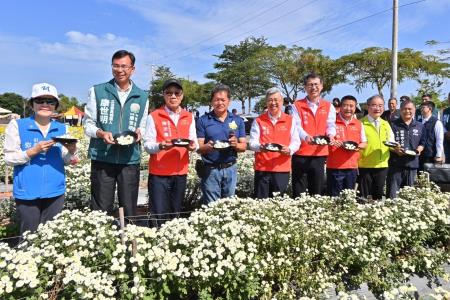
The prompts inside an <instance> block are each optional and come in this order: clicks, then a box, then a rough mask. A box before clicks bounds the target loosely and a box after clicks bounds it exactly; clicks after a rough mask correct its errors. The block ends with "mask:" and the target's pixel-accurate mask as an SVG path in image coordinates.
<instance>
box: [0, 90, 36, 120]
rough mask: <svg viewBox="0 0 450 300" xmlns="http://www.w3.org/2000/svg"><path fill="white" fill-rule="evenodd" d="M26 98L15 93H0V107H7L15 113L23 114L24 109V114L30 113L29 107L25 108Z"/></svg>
mask: <svg viewBox="0 0 450 300" xmlns="http://www.w3.org/2000/svg"><path fill="white" fill-rule="evenodd" d="M27 106H28V105H27V99H25V98H24V97H22V96H21V95H19V94H16V93H4V94H1V95H0V107H2V108H5V109H8V110H10V111H12V112H13V113H15V114H18V115H22V116H24V109H25V113H26V115H29V114H30V111H31V110H30V109H29V108H28V109H27Z"/></svg>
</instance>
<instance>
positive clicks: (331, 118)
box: [292, 97, 336, 141]
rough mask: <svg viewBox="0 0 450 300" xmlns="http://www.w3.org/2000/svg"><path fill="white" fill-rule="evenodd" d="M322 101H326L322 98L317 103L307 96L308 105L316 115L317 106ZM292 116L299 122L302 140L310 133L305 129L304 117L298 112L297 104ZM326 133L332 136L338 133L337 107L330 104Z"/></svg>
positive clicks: (293, 106) (293, 108) (293, 107)
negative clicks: (303, 125)
mask: <svg viewBox="0 0 450 300" xmlns="http://www.w3.org/2000/svg"><path fill="white" fill-rule="evenodd" d="M320 101H325V100H323V99H320V100H319V101H317V103H315V102H311V101H309V99H308V97H307V98H306V102H307V104H308V107H309V108H310V109H311V111H312V112H313V114H314V115H316V112H317V108H318V107H319V103H320ZM292 116H293V117H294V120H295V123H296V124H297V127H298V131H299V134H300V139H301V140H302V141H304V140H305V139H306V138H307V137H308V136H309V135H310V134H309V133H307V132H306V131H305V130H304V129H303V127H302V119H301V116H300V114H299V113H298V111H297V107H296V106H295V105H292ZM326 134H327V135H331V136H335V135H336V109H335V108H334V106H333V105H330V111H329V112H328V117H327V130H326Z"/></svg>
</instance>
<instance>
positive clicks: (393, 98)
mask: <svg viewBox="0 0 450 300" xmlns="http://www.w3.org/2000/svg"><path fill="white" fill-rule="evenodd" d="M391 100H395V102H397V98H395V97H392V98H389V100H388V102H389V101H391Z"/></svg>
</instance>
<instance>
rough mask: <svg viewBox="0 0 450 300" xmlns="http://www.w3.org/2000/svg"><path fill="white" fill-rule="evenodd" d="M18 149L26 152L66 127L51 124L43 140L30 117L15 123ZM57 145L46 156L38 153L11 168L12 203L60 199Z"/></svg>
mask: <svg viewBox="0 0 450 300" xmlns="http://www.w3.org/2000/svg"><path fill="white" fill-rule="evenodd" d="M17 125H18V128H19V136H20V148H21V149H22V150H23V151H26V150H27V149H29V148H32V147H34V145H35V144H37V143H39V142H40V141H48V140H51V138H52V137H56V136H61V135H64V134H65V133H66V126H65V125H64V124H62V123H60V122H57V121H51V123H50V128H49V130H48V133H47V136H46V137H44V136H43V135H42V133H41V131H40V130H39V127H38V126H37V125H36V123H35V121H34V117H29V118H25V119H20V120H17ZM61 147H62V146H61V144H55V145H54V146H53V147H51V148H50V150H48V151H47V152H46V153H39V154H38V155H36V156H34V157H33V158H31V160H30V161H29V162H28V163H26V164H23V165H18V166H15V167H14V179H13V183H14V185H13V195H14V198H15V199H20V200H35V199H42V198H52V197H56V196H60V195H63V194H64V193H65V191H66V181H65V175H64V161H63V158H62V150H61Z"/></svg>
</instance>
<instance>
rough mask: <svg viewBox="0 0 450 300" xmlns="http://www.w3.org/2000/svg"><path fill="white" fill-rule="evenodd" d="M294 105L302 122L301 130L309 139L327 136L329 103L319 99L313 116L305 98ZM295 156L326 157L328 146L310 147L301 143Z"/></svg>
mask: <svg viewBox="0 0 450 300" xmlns="http://www.w3.org/2000/svg"><path fill="white" fill-rule="evenodd" d="M294 105H295V108H296V109H297V112H298V114H299V116H300V118H301V120H302V124H301V126H302V128H303V130H305V131H306V132H307V133H308V134H309V135H310V136H311V137H314V136H316V135H326V134H327V119H328V114H329V112H330V106H331V103H330V102H327V101H325V99H320V101H319V107H318V108H317V111H316V114H315V115H314V114H313V112H312V110H311V109H310V108H309V107H308V102H307V100H306V98H305V99H302V100H297V101H295V102H294ZM295 154H296V155H304V156H327V155H328V146H327V145H325V146H321V145H310V144H309V143H306V142H304V141H302V144H301V145H300V149H299V150H298V151H297V152H295Z"/></svg>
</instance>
